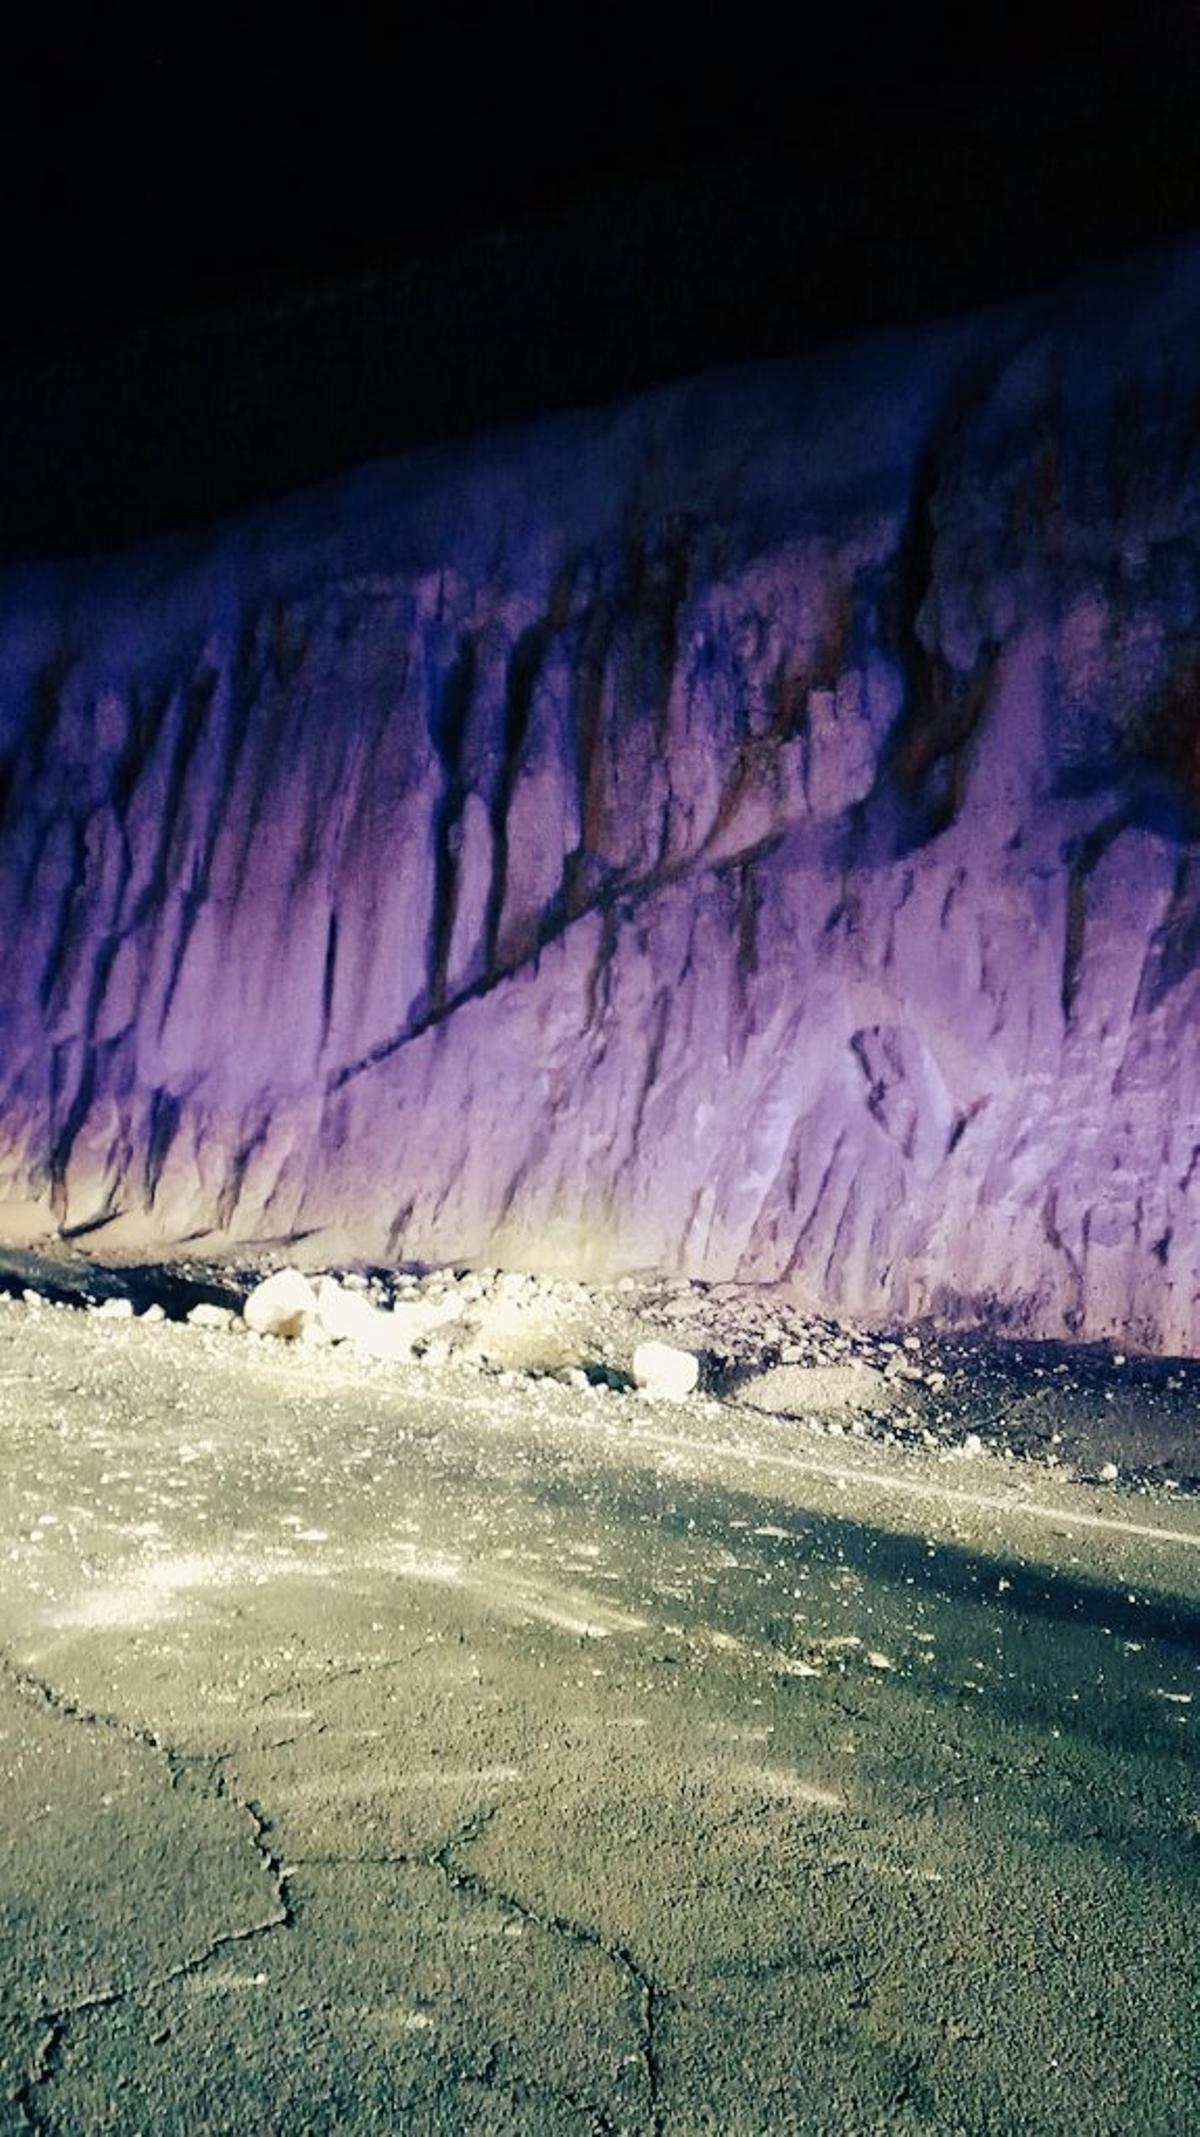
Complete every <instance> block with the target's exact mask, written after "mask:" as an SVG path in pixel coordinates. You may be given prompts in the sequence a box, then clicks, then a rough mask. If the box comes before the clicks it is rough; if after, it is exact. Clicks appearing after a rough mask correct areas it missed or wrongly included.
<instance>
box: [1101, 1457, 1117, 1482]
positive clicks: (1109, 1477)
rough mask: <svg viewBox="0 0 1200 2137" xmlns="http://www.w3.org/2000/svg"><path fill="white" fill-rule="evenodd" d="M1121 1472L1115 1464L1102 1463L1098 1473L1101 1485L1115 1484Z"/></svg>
mask: <svg viewBox="0 0 1200 2137" xmlns="http://www.w3.org/2000/svg"><path fill="white" fill-rule="evenodd" d="M1120 1474H1121V1472H1120V1470H1119V1469H1118V1468H1117V1465H1116V1463H1115V1462H1104V1463H1103V1464H1102V1465H1101V1468H1100V1471H1099V1477H1100V1482H1101V1483H1102V1484H1115V1483H1116V1481H1117V1478H1118V1477H1119V1476H1120Z"/></svg>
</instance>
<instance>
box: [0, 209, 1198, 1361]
mask: <svg viewBox="0 0 1200 2137" xmlns="http://www.w3.org/2000/svg"><path fill="white" fill-rule="evenodd" d="M1198 326H1200V255H1198V254H1197V253H1196V252H1195V250H1194V249H1192V250H1188V249H1181V250H1178V251H1175V252H1171V253H1167V254H1163V255H1160V256H1158V257H1157V258H1155V259H1152V260H1149V261H1145V262H1142V263H1140V264H1139V265H1137V266H1135V267H1130V268H1128V269H1126V270H1124V271H1122V272H1116V271H1109V272H1108V273H1107V274H1106V275H1104V276H1100V277H1098V278H1095V279H1093V280H1092V281H1089V282H1083V283H1080V284H1079V285H1077V286H1075V287H1074V288H1073V289H1071V290H1070V291H1068V292H1067V293H1065V294H1061V293H1060V294H1058V295H1055V296H1053V297H1047V298H1045V299H1043V300H1039V301H1037V302H1031V303H1029V304H1027V305H1025V306H1023V307H1021V308H1019V309H1017V308H1014V309H1010V310H1006V311H1001V312H996V313H992V314H988V315H984V316H981V317H978V318H973V319H968V320H966V321H963V322H961V323H959V324H957V325H953V326H949V327H942V328H939V329H936V330H929V331H927V332H925V333H924V334H906V335H904V336H895V337H892V338H890V339H888V340H886V341H878V342H874V343H870V344H864V345H862V346H861V347H858V348H856V349H852V350H847V351H843V352H841V354H840V355H839V356H838V357H837V358H836V359H835V358H834V357H825V358H810V359H806V360H805V361H804V362H802V363H801V362H797V363H795V364H790V365H781V366H775V367H772V368H771V369H769V370H758V371H746V372H743V373H737V374H730V375H728V376H719V377H713V378H708V379H701V380H698V381H694V382H691V383H688V384H684V385H680V386H678V387H673V388H670V389H668V390H665V391H663V392H660V393H658V394H656V395H653V396H650V397H647V398H645V399H644V400H640V401H637V402H632V403H629V404H627V405H624V406H621V407H617V408H613V409H608V410H602V411H597V412H593V413H591V414H587V415H581V416H577V417H569V418H562V419H556V420H555V421H553V422H549V423H546V424H544V425H542V426H540V427H536V428H530V429H527V430H524V431H521V432H517V433H513V434H509V435H505V436H502V437H498V438H491V439H485V440H480V441H477V442H476V443H475V444H473V445H471V446H469V447H462V448H456V449H454V450H452V451H451V450H447V451H439V452H433V453H427V454H424V455H421V456H417V457H415V458H413V459H411V460H409V461H406V462H399V463H395V464H393V465H390V466H385V467H381V468H378V469H374V470H370V471H367V472H364V473H362V474H359V475H356V476H352V477H348V478H347V479H346V480H345V481H343V482H341V483H339V484H336V485H334V486H332V487H330V488H329V489H328V490H325V491H322V492H319V493H314V494H312V495H309V496H306V497H303V498H300V499H297V500H295V501H293V502H292V503H290V504H288V505H285V506H280V507H275V508H272V509H270V510H269V511H264V512H263V513H261V514H259V515H258V516H257V517H255V518H252V519H247V520H245V521H243V522H241V523H239V524H235V525H232V526H229V527H227V528H225V529H223V530H218V531H217V532H215V533H214V534H213V535H212V536H211V537H210V538H208V539H207V540H200V539H195V540H188V541H183V540H180V541H177V542H176V543H174V544H163V545H160V546H159V547H157V548H154V549H151V550H146V551H142V552H138V553H136V554H134V555H131V556H129V557H126V558H124V559H118V560H115V561H112V562H109V563H106V564H104V565H96V566H93V567H88V568H86V569H84V568H82V567H81V568H78V569H76V568H72V567H67V566H63V567H55V568H53V569H50V568H47V569H44V570H39V571H31V572H23V573H20V574H9V575H8V576H7V577H6V578H5V579H4V580H3V582H0V624H2V628H0V772H2V775H3V777H2V789H3V810H4V815H3V823H4V840H3V844H2V846H0V918H2V919H3V923H4V927H5V933H6V938H7V939H8V940H10V941H11V942H13V943H14V944H18V945H19V946H20V953H19V955H16V954H14V955H13V956H11V957H10V958H9V959H8V960H6V964H5V969H4V973H3V975H2V976H0V1017H2V1019H3V1029H4V1032H5V1040H6V1043H5V1048H4V1057H3V1062H2V1064H0V1155H2V1159H3V1179H4V1183H5V1184H4V1186H3V1195H4V1203H3V1206H2V1207H0V1224H2V1225H3V1227H4V1228H5V1229H7V1230H8V1231H9V1233H10V1234H15V1233H22V1234H24V1235H25V1236H28V1234H29V1233H30V1232H32V1231H36V1230H38V1229H39V1227H42V1228H44V1227H46V1226H48V1225H54V1226H57V1227H58V1228H59V1229H61V1230H62V1231H64V1232H66V1233H68V1234H70V1235H73V1236H82V1235H87V1236H89V1237H90V1236H92V1235H95V1238H96V1241H97V1245H98V1246H99V1245H104V1246H111V1247H112V1248H113V1249H116V1248H118V1247H125V1246H130V1245H132V1246H136V1247H144V1246H145V1245H146V1243H147V1241H149V1240H155V1241H159V1242H162V1241H166V1242H171V1243H178V1242H179V1241H180V1240H182V1239H185V1238H187V1239H189V1240H192V1241H195V1240H197V1239H203V1240H206V1241H208V1242H209V1243H210V1244H215V1243H217V1242H220V1241H226V1242H227V1241H229V1240H236V1241H243V1242H244V1241H254V1240H257V1241H262V1240H272V1241H282V1240H289V1241H293V1242H294V1241H297V1240H304V1241H307V1240H312V1241H317V1242H319V1252H320V1253H321V1255H322V1257H323V1259H324V1261H325V1263H326V1265H328V1263H329V1261H330V1260H331V1259H333V1258H334V1256H335V1255H336V1253H338V1252H339V1251H340V1252H352V1253H355V1254H359V1255H362V1256H366V1257H372V1256H373V1257H376V1258H384V1259H398V1258H410V1259H412V1258H419V1259H424V1260H429V1261H453V1260H454V1259H456V1258H459V1259H467V1260H472V1259H474V1260H480V1259H483V1260H489V1261H492V1262H500V1261H502V1262H505V1263H507V1264H510V1265H511V1264H519V1263H521V1262H525V1263H531V1264H540V1265H541V1266H543V1267H552V1268H559V1269H566V1270H573V1271H577V1272H580V1273H584V1274H591V1275H596V1274H600V1273H604V1272H606V1271H612V1270H620V1269H622V1268H649V1267H654V1268H662V1269H670V1270H682V1271H685V1272H688V1273H694V1274H697V1275H702V1276H706V1277H709V1278H728V1277H734V1276H737V1277H740V1278H743V1279H753V1280H762V1281H783V1282H786V1283H787V1284H788V1285H789V1286H790V1287H791V1288H792V1289H793V1291H794V1292H796V1293H797V1294H798V1295H799V1296H801V1297H804V1298H808V1299H811V1300H813V1301H815V1302H820V1303H822V1304H825V1305H828V1306H830V1307H832V1308H835V1309H838V1310H849V1311H852V1312H875V1313H885V1314H888V1315H890V1316H893V1317H903V1316H917V1315H920V1314H923V1313H926V1312H937V1313H940V1314H941V1315H943V1316H944V1317H945V1318H947V1319H950V1320H954V1319H959V1320H972V1319H975V1318H977V1317H979V1316H980V1315H991V1316H993V1317H998V1318H1000V1319H1002V1320H1004V1321H1005V1322H1006V1323H1007V1325H1009V1326H1011V1327H1013V1328H1016V1329H1019V1330H1027V1331H1032V1332H1038V1333H1042V1334H1050V1335H1063V1334H1065V1333H1070V1334H1073V1335H1082V1336H1085V1337H1086V1336H1093V1335H1105V1334H1112V1333H1115V1332H1117V1331H1120V1332H1121V1333H1122V1335H1123V1336H1124V1337H1125V1338H1126V1339H1127V1340H1131V1341H1134V1342H1137V1343H1140V1344H1143V1345H1145V1346H1146V1347H1149V1348H1160V1349H1166V1350H1172V1349H1173V1350H1176V1351H1185V1350H1194V1349H1195V1348H1196V1347H1197V1344H1198V1343H1200V1323H1198V1321H1197V1313H1198V1310H1200V1309H1198V1306H1197V1293H1198V1291H1200V1284H1198V1280H1197V1279H1198V1267H1197V1262H1198V1244H1197V1243H1198V1241H1200V1223H1198V1221H1197V1214H1196V1211H1197V1193H1198V1192H1200V1188H1198V1186H1197V1167H1196V1155H1197V1152H1198V1151H1200V1096H1198V1092H1197V1082H1196V1065H1195V1049H1194V1047H1193V1046H1192V1044H1191V1035H1192V1033H1193V1031H1194V1029H1195V1024H1196V1017H1197V1013H1198V1007H1200V1005H1198V1003H1197V958H1198V953H1200V874H1198V861H1197V844H1198V840H1200V775H1198V772H1197V756H1196V731H1195V711H1194V707H1195V682H1196V676H1197V672H1198V669H1197V651H1196V643H1197V641H1196V616H1197V614H1200V568H1198V565H1197V553H1196V547H1195V539H1194V524H1195V509H1196V495H1197V484H1198V483H1200V473H1198V472H1197V467H1196V460H1195V439H1194V423H1193V415H1192V411H1193V408H1194V400H1195V387H1196V375H1195V373H1196V357H1195V350H1196V347H1197V346H1198V345H1200V344H1198V336H1197V328H1198Z"/></svg>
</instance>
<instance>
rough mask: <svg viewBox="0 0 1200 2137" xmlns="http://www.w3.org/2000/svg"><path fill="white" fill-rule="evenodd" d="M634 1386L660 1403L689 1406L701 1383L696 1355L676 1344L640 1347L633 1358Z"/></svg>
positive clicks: (641, 1344)
mask: <svg viewBox="0 0 1200 2137" xmlns="http://www.w3.org/2000/svg"><path fill="white" fill-rule="evenodd" d="M633 1379H634V1385H635V1386H636V1387H637V1388H639V1389H640V1390H641V1392H642V1394H643V1395H649V1396H652V1397H653V1398H654V1399H655V1400H656V1401H658V1402H686V1401H687V1398H688V1396H689V1395H690V1394H692V1393H693V1391H694V1390H695V1388H696V1386H697V1383H698V1382H699V1379H700V1360H699V1359H698V1358H697V1356H696V1354H695V1352H694V1351H690V1350H677V1349H676V1347H675V1345H674V1344H673V1343H639V1344H638V1346H637V1349H636V1350H635V1351H634V1354H633Z"/></svg>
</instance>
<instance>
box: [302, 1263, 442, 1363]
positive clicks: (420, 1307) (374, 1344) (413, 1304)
mask: <svg viewBox="0 0 1200 2137" xmlns="http://www.w3.org/2000/svg"><path fill="white" fill-rule="evenodd" d="M316 1301H317V1312H318V1314H319V1316H320V1322H321V1327H322V1330H323V1332H324V1334H325V1335H326V1336H327V1337H328V1339H329V1341H330V1342H331V1343H352V1344H353V1345H354V1348H355V1349H356V1350H361V1351H363V1352H365V1353H366V1354H367V1355H368V1356H369V1357H372V1358H393V1359H396V1360H397V1361H399V1362H401V1363H403V1362H405V1361H406V1360H408V1359H410V1358H411V1357H412V1356H413V1353H414V1351H415V1350H416V1348H417V1346H418V1344H423V1343H426V1342H427V1341H428V1340H429V1337H430V1336H431V1335H432V1334H433V1331H434V1330H435V1329H437V1328H442V1327H444V1326H445V1324H446V1323H447V1322H448V1321H453V1320H457V1319H458V1317H459V1316H460V1315H461V1313H462V1311H463V1301H462V1300H461V1299H459V1298H456V1297H455V1296H454V1294H453V1293H450V1294H449V1295H448V1296H446V1297H445V1298H439V1299H401V1300H399V1301H398V1302H397V1304H396V1305H395V1306H393V1307H392V1308H391V1311H390V1312H389V1311H388V1310H387V1309H386V1308H385V1307H382V1306H373V1305H372V1304H371V1301H370V1299H368V1298H366V1297H364V1295H363V1293H362V1292H361V1291H352V1290H350V1289H349V1288H348V1287H347V1286H346V1285H344V1284H339V1282H338V1281H337V1278H336V1277H334V1276H323V1277H322V1278H321V1280H320V1282H319V1283H318V1285H317V1291H316Z"/></svg>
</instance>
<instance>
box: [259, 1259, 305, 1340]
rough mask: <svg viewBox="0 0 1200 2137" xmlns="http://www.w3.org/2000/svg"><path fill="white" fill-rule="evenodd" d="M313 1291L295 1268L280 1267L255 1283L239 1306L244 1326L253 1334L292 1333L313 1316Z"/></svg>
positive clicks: (283, 1334) (278, 1334) (291, 1335)
mask: <svg viewBox="0 0 1200 2137" xmlns="http://www.w3.org/2000/svg"><path fill="white" fill-rule="evenodd" d="M316 1312H317V1294H316V1292H315V1291H314V1290H313V1287H312V1285H311V1284H310V1283H309V1281H308V1278H307V1277H306V1276H302V1275H301V1274H300V1271H299V1269H280V1270H278V1271H277V1273H276V1274H275V1275H274V1276H268V1277H267V1278H266V1279H265V1281H264V1282H263V1283H261V1284H256V1285H255V1287H254V1289H253V1291H252V1292H251V1293H250V1296H249V1297H248V1299H247V1300H246V1303H245V1305H244V1306H243V1308H242V1313H243V1315H244V1317H245V1322H246V1326H247V1328H248V1329H250V1331H251V1332H252V1334H254V1335H256V1336H290V1337H296V1336H299V1335H302V1334H303V1332H304V1324H305V1321H306V1320H307V1319H308V1318H309V1316H310V1315H312V1316H313V1317H315V1316H316Z"/></svg>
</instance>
